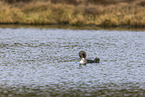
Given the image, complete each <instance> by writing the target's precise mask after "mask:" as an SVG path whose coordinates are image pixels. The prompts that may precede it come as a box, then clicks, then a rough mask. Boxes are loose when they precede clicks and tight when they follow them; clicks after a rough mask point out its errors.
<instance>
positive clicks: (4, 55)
mask: <svg viewBox="0 0 145 97" xmlns="http://www.w3.org/2000/svg"><path fill="white" fill-rule="evenodd" d="M80 50H85V51H86V52H87V58H89V59H94V58H95V57H99V58H100V59H101V62H100V63H93V64H87V65H86V66H79V64H78V62H79V60H80V59H79V56H78V53H79V51H80ZM144 74H145V32H144V31H117V30H113V31H110V30H71V29H54V28H51V29H50V28H49V29H38V28H37V29H36V28H16V29H12V28H0V94H1V96H13V97H17V96H21V97H23V96H27V97H29V96H39V97H40V96H41V97H43V96H44V97H46V96H47V97H49V96H59V97H60V96H63V97H64V96H75V97H76V96H82V97H83V96H110V97H112V96H120V97H122V96H144V95H145V76H144Z"/></svg>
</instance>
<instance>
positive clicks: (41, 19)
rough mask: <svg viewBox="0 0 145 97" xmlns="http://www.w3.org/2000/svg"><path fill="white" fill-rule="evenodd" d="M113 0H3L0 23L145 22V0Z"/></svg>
mask: <svg viewBox="0 0 145 97" xmlns="http://www.w3.org/2000/svg"><path fill="white" fill-rule="evenodd" d="M64 1H65V0H64ZM69 1H70V2H71V0H69ZM69 1H68V2H69ZM84 1H85V2H87V0H84ZM113 1H114V3H108V4H107V5H106V4H103V2H101V1H100V2H101V3H88V4H87V5H86V3H85V2H82V0H78V2H79V3H80V4H77V3H76V2H75V4H73V3H71V4H68V3H62V2H57V3H56V1H55V0H53V2H55V3H52V2H50V1H42V0H38V1H37V2H34V1H32V2H30V3H23V2H20V3H17V4H16V3H15V4H8V3H5V2H2V1H0V23H18V24H19V23H21V24H69V25H103V26H120V25H129V26H145V8H144V7H145V0H134V1H132V2H129V1H130V0H128V2H123V1H120V2H115V0H113ZM90 2H95V0H91V1H90ZM104 2H108V1H107V0H104ZM21 5H23V6H21Z"/></svg>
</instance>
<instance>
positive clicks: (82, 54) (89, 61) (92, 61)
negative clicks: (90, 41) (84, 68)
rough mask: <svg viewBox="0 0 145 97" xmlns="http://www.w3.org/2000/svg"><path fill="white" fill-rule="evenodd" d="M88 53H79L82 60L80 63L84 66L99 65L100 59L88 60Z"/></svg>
mask: <svg viewBox="0 0 145 97" xmlns="http://www.w3.org/2000/svg"><path fill="white" fill-rule="evenodd" d="M86 56H87V54H86V52H85V51H80V52H79V57H80V58H81V61H80V62H79V63H80V64H82V65H86V63H99V62H100V58H97V57H96V58H95V59H94V60H90V59H86Z"/></svg>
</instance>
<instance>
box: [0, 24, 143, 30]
mask: <svg viewBox="0 0 145 97" xmlns="http://www.w3.org/2000/svg"><path fill="white" fill-rule="evenodd" d="M0 28H40V29H43V28H44V29H51V28H58V29H74V30H132V31H145V26H143V27H140V26H136V27H134V26H125V25H124V26H122V25H120V26H103V25H66V24H64V25H60V24H51V25H50V24H43V25H40V24H16V23H15V24H14V23H7V24H6V23H5V24H1V23H0Z"/></svg>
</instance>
